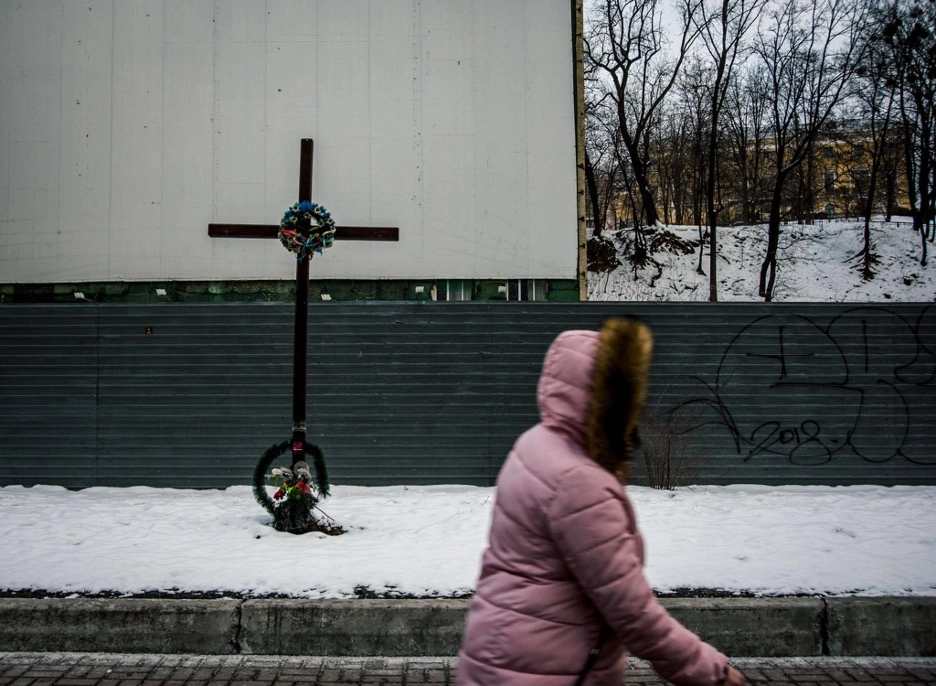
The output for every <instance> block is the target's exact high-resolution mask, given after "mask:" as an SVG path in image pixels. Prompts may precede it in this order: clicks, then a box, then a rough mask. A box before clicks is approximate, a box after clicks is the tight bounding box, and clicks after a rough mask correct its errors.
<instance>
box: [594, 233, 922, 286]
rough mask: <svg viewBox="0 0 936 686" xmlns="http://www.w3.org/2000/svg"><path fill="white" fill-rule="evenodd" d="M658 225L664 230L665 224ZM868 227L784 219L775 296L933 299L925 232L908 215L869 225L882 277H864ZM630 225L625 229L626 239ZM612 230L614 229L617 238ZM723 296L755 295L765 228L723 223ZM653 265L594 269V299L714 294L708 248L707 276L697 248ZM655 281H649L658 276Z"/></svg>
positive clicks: (659, 256)
mask: <svg viewBox="0 0 936 686" xmlns="http://www.w3.org/2000/svg"><path fill="white" fill-rule="evenodd" d="M657 230H658V231H660V230H663V229H661V228H660V227H658V228H657ZM666 230H669V231H671V232H672V233H674V234H676V235H677V236H679V237H680V238H683V239H686V240H692V241H695V242H698V239H699V230H698V228H697V227H695V226H669V227H666ZM863 232H864V226H863V224H862V222H860V221H855V220H831V221H819V222H817V223H816V224H814V225H801V224H796V223H788V224H784V225H783V226H782V228H781V235H780V248H779V251H778V256H777V261H778V266H777V284H776V286H775V292H774V298H773V300H774V302H878V303H883V302H933V301H934V300H936V267H934V266H933V262H934V252H936V245H933V244H932V243H929V244H928V245H927V247H928V252H929V260H928V262H929V264H928V265H927V266H926V267H923V266H921V265H920V236H919V234H918V233H916V232H914V231H913V229H912V225H911V224H910V223H909V220H907V219H905V218H897V219H895V220H894V221H891V222H884V221H883V219H881V218H880V217H878V218H876V219H875V220H874V222H873V223H872V225H871V241H872V252H873V253H876V254H877V256H878V259H879V262H878V264H877V266H876V267H875V269H876V270H877V275H876V276H875V278H873V279H872V280H870V281H864V280H862V278H861V275H860V273H859V272H858V270H857V269H856V267H855V265H856V263H857V262H858V260H855V259H852V258H854V256H855V255H856V253H858V251H859V250H860V249H861V247H862V245H863V238H862V235H863ZM630 233H632V232H630V231H625V232H624V236H625V237H627V236H628V235H629V234H630ZM612 235H613V234H608V236H609V237H611V236H612ZM717 238H718V258H719V259H718V289H719V290H718V299H719V300H720V301H723V302H731V301H755V302H762V301H763V298H760V297H758V294H757V290H758V277H759V274H760V265H761V262H762V261H763V259H764V252H765V250H766V245H767V227H766V225H758V226H736V227H720V228H719V229H718V235H717ZM653 257H654V259H655V260H656V261H657V262H658V263H659V264H660V267H661V268H660V269H658V268H657V267H656V266H654V265H650V266H648V267H646V268H644V269H642V270H639V271H638V272H637V278H636V279H635V278H634V269H633V267H632V266H631V265H630V264H629V263H627V262H626V261H624V260H622V262H623V263H624V264H622V266H620V267H618V268H617V269H616V270H614V271H613V272H611V273H601V274H596V273H593V272H589V279H588V298H589V300H654V301H663V300H679V301H691V300H701V301H706V300H708V297H709V277H708V276H707V275H708V273H709V254H708V246H707V245H706V246H705V252H704V255H703V258H702V267H703V270H704V272H705V274H704V275H703V274H698V273H697V267H698V263H699V252H698V248H696V250H695V251H694V252H693V253H691V254H688V255H678V254H673V253H667V252H658V253H656V254H655V255H654V256H653ZM654 279H655V282H654V283H653V285H651V281H654Z"/></svg>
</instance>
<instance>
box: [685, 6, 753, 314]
mask: <svg viewBox="0 0 936 686" xmlns="http://www.w3.org/2000/svg"><path fill="white" fill-rule="evenodd" d="M763 6H764V2H763V0H710V2H709V3H708V4H707V5H705V6H704V8H703V12H701V13H699V14H697V15H696V16H695V17H694V18H693V21H694V22H695V25H696V28H697V29H698V30H699V32H700V35H701V36H702V45H703V46H704V47H705V50H706V51H707V52H708V55H709V57H710V58H711V60H712V74H711V76H712V81H711V87H710V88H709V131H708V140H707V150H706V154H707V155H706V162H707V167H706V175H705V181H706V188H705V198H706V203H707V216H708V229H709V231H708V234H709V301H711V302H717V301H718V215H719V212H721V209H722V208H721V206H720V204H719V203H717V202H716V187H717V171H718V170H717V167H718V156H719V155H718V152H719V150H718V149H719V143H720V141H721V136H720V135H719V134H720V130H721V120H722V109H723V108H724V106H725V101H726V100H727V98H728V89H729V85H730V84H731V78H732V75H733V73H734V68H735V64H736V63H737V61H738V58H739V57H740V56H741V55H742V54H743V45H744V39H745V37H746V36H747V34H748V32H749V31H750V30H751V28H752V27H753V26H754V25H755V24H756V23H757V20H758V18H759V16H760V13H761V10H762V8H763Z"/></svg>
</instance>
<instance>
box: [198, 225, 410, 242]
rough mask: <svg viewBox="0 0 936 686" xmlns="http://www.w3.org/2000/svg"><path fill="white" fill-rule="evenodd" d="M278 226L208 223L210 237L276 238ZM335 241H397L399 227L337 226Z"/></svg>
mask: <svg viewBox="0 0 936 686" xmlns="http://www.w3.org/2000/svg"><path fill="white" fill-rule="evenodd" d="M278 233H279V226H277V225H275V224H209V225H208V235H209V236H211V237H212V238H276V235H277V234H278ZM335 240H336V241H398V240H400V229H399V227H396V226H338V227H336V229H335Z"/></svg>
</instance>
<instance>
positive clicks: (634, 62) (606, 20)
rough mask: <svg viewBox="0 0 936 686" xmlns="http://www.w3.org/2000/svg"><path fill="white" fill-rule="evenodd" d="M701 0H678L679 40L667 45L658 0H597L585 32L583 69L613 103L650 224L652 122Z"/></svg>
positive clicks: (654, 218) (653, 214)
mask: <svg viewBox="0 0 936 686" xmlns="http://www.w3.org/2000/svg"><path fill="white" fill-rule="evenodd" d="M700 2H701V0H680V3H681V4H680V6H679V14H680V19H681V22H680V27H679V29H678V36H679V38H678V45H676V46H675V49H668V46H667V45H666V41H665V34H664V31H663V30H662V26H661V9H660V6H659V0H596V2H595V3H594V9H593V12H592V16H591V24H590V29H589V30H588V31H587V32H586V36H585V61H586V73H587V74H588V75H589V76H590V78H592V79H593V80H594V81H593V83H594V84H598V85H600V86H602V87H604V88H605V89H606V92H607V94H608V96H609V97H610V98H611V100H612V102H613V103H614V107H615V110H616V113H617V123H618V126H619V128H620V133H621V141H622V143H623V144H624V147H625V149H626V150H627V153H628V156H629V157H630V163H631V164H630V167H631V173H632V175H633V179H634V182H635V184H636V186H637V189H638V192H639V194H640V200H641V207H642V211H643V216H644V219H645V221H646V224H647V225H648V226H655V225H656V224H658V223H659V218H660V215H659V212H658V210H657V204H656V199H655V198H654V193H653V190H654V187H653V183H652V181H651V174H650V169H651V160H650V159H649V157H648V152H649V148H650V136H651V133H652V132H651V127H652V125H653V124H654V122H655V121H656V119H657V116H658V113H659V109H660V107H661V105H662V104H663V101H664V100H665V98H666V97H667V95H668V94H669V92H670V90H671V89H672V88H673V85H674V83H675V82H676V77H677V75H678V73H679V69H680V67H681V65H682V63H683V61H684V60H685V58H686V55H687V53H688V51H689V48H690V46H691V45H692V43H693V41H694V40H695V39H696V37H697V36H698V28H697V23H696V22H694V21H693V16H694V14H695V13H696V12H697V11H698V7H699V3H700Z"/></svg>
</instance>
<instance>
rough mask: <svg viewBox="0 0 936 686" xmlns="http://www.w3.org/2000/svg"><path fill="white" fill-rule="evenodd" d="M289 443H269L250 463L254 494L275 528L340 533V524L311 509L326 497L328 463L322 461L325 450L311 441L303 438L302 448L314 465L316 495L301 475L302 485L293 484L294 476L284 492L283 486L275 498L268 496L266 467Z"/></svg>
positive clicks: (293, 531) (283, 451) (299, 531)
mask: <svg viewBox="0 0 936 686" xmlns="http://www.w3.org/2000/svg"><path fill="white" fill-rule="evenodd" d="M291 446H292V441H283V442H282V443H277V444H275V445H272V446H270V447H269V448H268V449H267V450H266V452H264V453H263V455H262V456H261V457H260V459H259V460H258V461H257V466H256V467H254V472H253V494H254V498H255V499H256V501H257V502H258V503H259V504H260V506H261V507H262V508H263V509H264V510H266V511H267V512H269V513H270V515H272V517H273V528H274V529H276V530H277V531H288V532H289V533H294V534H303V533H308V532H309V531H321V532H322V533H326V534H329V535H337V534H342V533H344V529H343V528H341V527H340V526H338V525H337V524H334V523H329V522H323V521H321V520H320V519H319V518H318V517H316V516H315V513H314V512H313V509H316V506H317V504H318V502H319V500H320V499H321V498H327V497H328V495H329V484H328V467H327V466H326V464H325V454H324V453H323V452H322V449H321V448H320V447H319V446H317V445H315V444H313V443H307V442H305V441H303V443H302V450H303V453H304V454H306V455H311V456H312V463H313V465H314V468H315V490H316V491H318V495H316V494H315V493H313V492H312V490H311V489H310V488H308V487H307V482H306V480H305V479H302V480H301V483H302V484H304V485H306V487H305V488H296V487H295V486H298V482H299V481H300V479H299V478H298V477H297V478H296V480H295V483H294V485H293V487H290V488H289V489H286V490H287V491H288V492H289V494H288V495H286V494H285V492H286V491H284V489H283V488H281V489H280V490H279V491H277V497H278V499H279V502H276V501H275V500H274V499H273V498H271V497H270V494H269V493H268V492H267V485H266V477H267V470H268V469H270V467H271V466H272V465H273V462H274V461H276V460H277V459H279V458H280V457H282V456H283V455H284V454H285V453H287V452H289V451H290V450H291ZM290 473H291V472H290ZM280 494H284V495H280Z"/></svg>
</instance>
